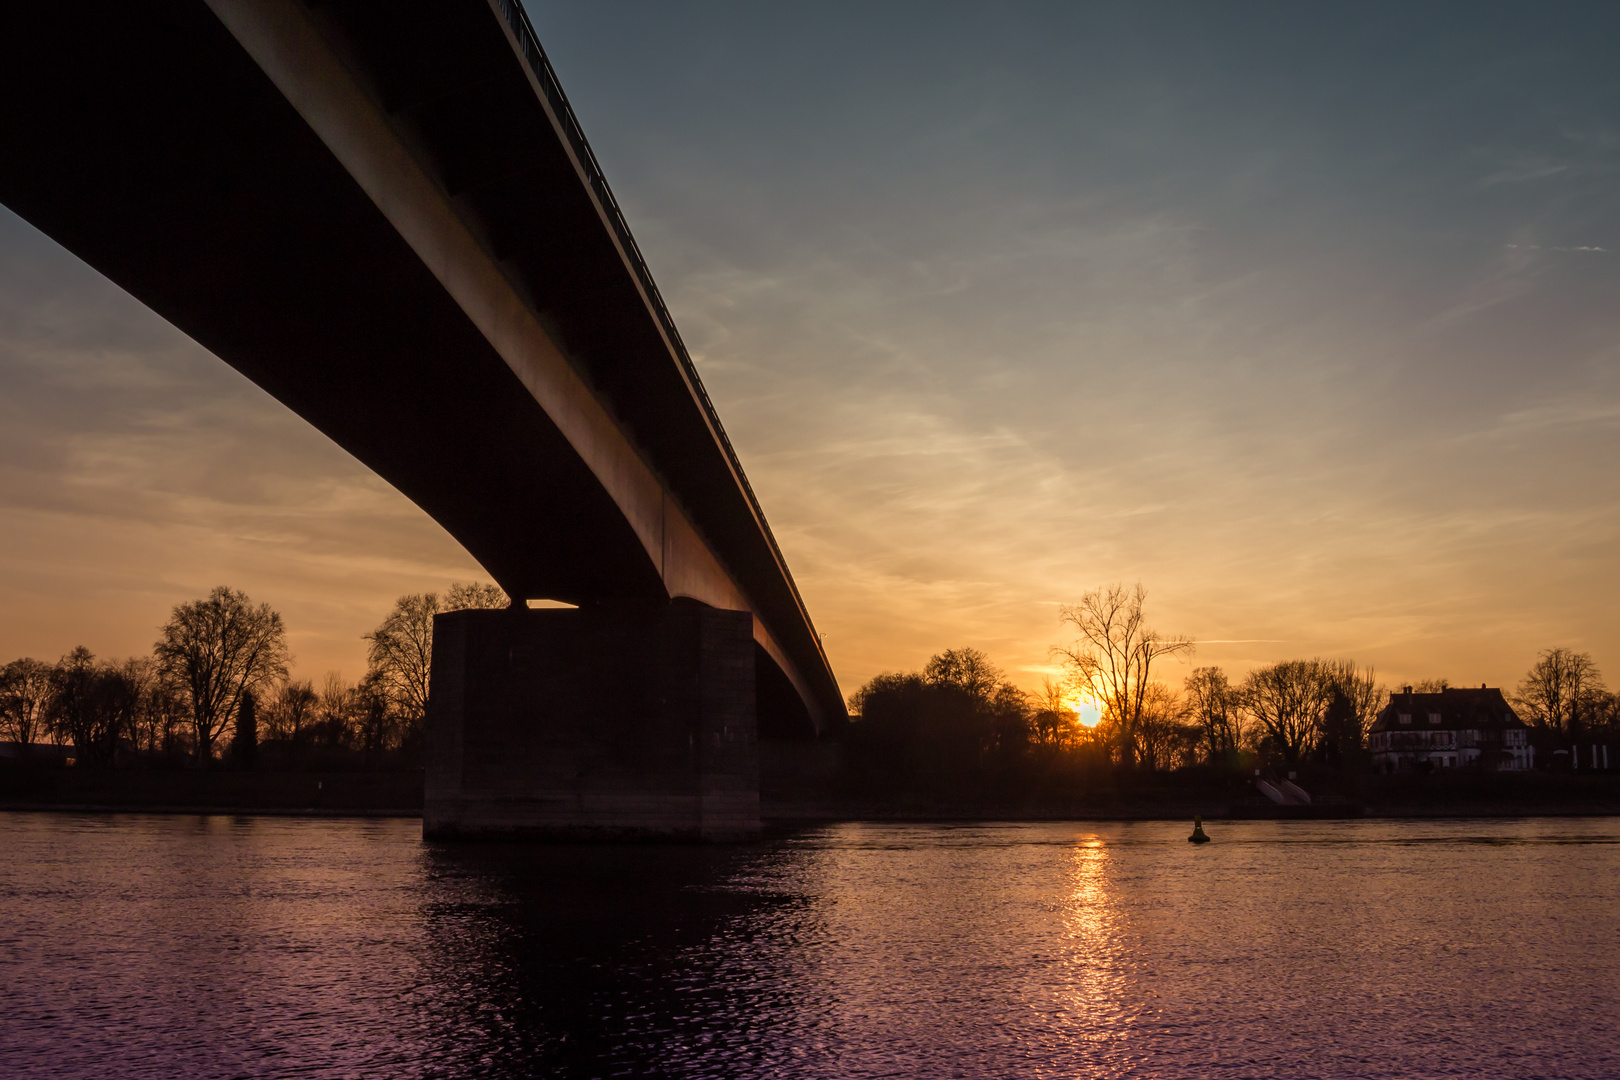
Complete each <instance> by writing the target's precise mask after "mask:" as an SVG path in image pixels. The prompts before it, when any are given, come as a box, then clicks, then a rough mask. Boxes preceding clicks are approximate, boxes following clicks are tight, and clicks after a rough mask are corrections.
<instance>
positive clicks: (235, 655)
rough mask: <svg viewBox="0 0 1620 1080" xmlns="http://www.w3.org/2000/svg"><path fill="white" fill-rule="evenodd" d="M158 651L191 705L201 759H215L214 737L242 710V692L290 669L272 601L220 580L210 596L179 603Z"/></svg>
mask: <svg viewBox="0 0 1620 1080" xmlns="http://www.w3.org/2000/svg"><path fill="white" fill-rule="evenodd" d="M161 634H162V636H161V637H159V638H158V642H157V645H156V647H155V649H154V652H155V653H156V655H157V658H158V661H159V663H160V664H162V666H163V669H164V671H165V672H167V673H169V674H170V675H171V676H172V677H173V678H174V679H175V680H176V681H177V682H178V683H179V684H180V685H181V686H182V687H183V688H184V691H185V694H186V698H187V703H188V704H189V705H190V707H191V722H192V730H193V734H194V736H195V741H196V747H195V748H196V755H197V763H198V764H199V765H204V766H206V765H209V764H210V763H212V761H213V757H214V742H215V740H216V739H217V738H218V737H219V735H220V733H221V731H222V730H223V729H224V727H225V725H226V724H227V723H229V722H230V721H231V719H232V718H234V717H235V716H236V711H237V708H238V706H239V705H240V704H241V701H242V695H243V694H245V693H247V692H249V691H256V690H259V689H261V688H263V687H264V686H267V685H269V684H270V683H272V682H274V681H275V680H277V679H280V678H284V677H285V676H286V674H287V642H286V638H287V634H286V630H285V629H284V628H283V627H282V623H281V616H280V615H279V614H277V613H276V612H275V611H273V610H271V608H270V605H269V604H259V605H258V606H257V607H255V606H254V605H253V604H252V603H251V602H250V601H249V600H248V598H247V596H246V595H245V594H244V593H241V592H238V591H236V590H234V589H229V588H226V587H225V586H223V585H222V586H220V587H218V588H216V589H214V591H213V592H211V593H209V594H208V596H207V597H206V598H205V599H202V600H195V601H192V602H191V603H189V604H177V605H175V608H174V612H173V614H172V615H170V617H169V621H168V622H167V623H165V624H164V625H163V628H162V630H161Z"/></svg>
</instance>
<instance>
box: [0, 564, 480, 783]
mask: <svg viewBox="0 0 1620 1080" xmlns="http://www.w3.org/2000/svg"><path fill="white" fill-rule="evenodd" d="M507 604H508V600H507V597H506V594H505V593H503V592H502V591H501V590H500V589H498V588H497V587H495V586H494V585H491V584H487V583H473V584H459V583H458V584H454V585H452V586H451V587H450V589H449V590H448V591H446V592H445V593H443V594H440V593H432V592H428V593H413V594H410V595H407V596H402V597H400V598H399V599H398V600H397V601H395V604H394V607H393V610H392V611H390V612H389V613H388V615H387V616H386V617H385V618H384V619H383V621H382V622H381V623H380V624H379V625H378V626H377V628H376V629H375V630H373V631H371V632H370V633H368V634H366V635H364V639H365V641H366V642H367V668H366V673H365V675H364V677H362V678H361V679H360V680H359V682H357V683H351V682H349V681H347V680H345V679H344V678H343V677H342V676H341V675H340V674H339V673H337V672H332V673H329V674H328V675H327V676H326V679H325V681H324V682H323V683H322V685H321V686H320V687H319V688H317V687H316V686H315V685H314V683H313V682H311V681H309V680H299V679H294V678H292V677H291V675H290V673H289V666H288V665H289V662H290V659H291V658H290V655H289V653H288V651H287V640H286V639H287V635H286V627H285V625H284V624H283V622H282V618H281V615H280V613H278V612H277V611H275V610H274V609H273V608H271V607H270V605H269V604H263V603H260V604H255V603H253V602H252V601H251V600H250V599H249V598H248V597H247V595H246V594H244V593H242V592H240V591H238V590H235V589H231V588H228V587H226V586H220V587H218V588H216V589H214V590H213V591H212V592H210V593H209V594H208V595H207V596H206V597H203V598H201V599H198V600H194V601H191V602H188V603H183V604H177V605H175V607H174V609H173V610H172V611H171V612H170V615H169V619H168V621H166V622H165V623H164V624H163V625H162V626H161V627H160V628H159V630H158V637H157V640H156V642H155V643H154V644H153V648H152V652H151V653H150V654H148V655H146V656H136V657H130V658H128V659H123V660H113V659H101V658H98V657H96V655H95V654H94V653H92V652H91V651H90V650H89V649H87V648H85V647H84V646H82V645H81V646H79V647H77V648H75V649H73V650H72V651H71V652H69V653H68V654H67V655H65V656H63V657H61V658H60V659H59V660H57V661H56V662H55V663H46V662H44V661H41V660H36V659H33V658H31V657H23V658H21V659H18V660H14V661H12V662H11V663H9V664H7V665H6V666H5V667H4V669H0V733H3V735H4V736H5V737H7V738H9V739H10V740H11V741H13V742H15V743H16V744H17V745H18V747H19V750H20V753H21V754H22V755H24V756H26V755H27V754H28V752H29V749H30V748H31V747H32V746H33V745H35V744H38V743H44V742H47V741H54V742H56V743H58V744H65V745H70V746H72V747H73V750H74V755H75V758H76V760H77V761H78V762H79V763H80V764H83V765H87V766H99V767H109V766H113V765H118V764H125V763H147V764H171V765H177V764H181V763H189V764H192V765H195V766H200V767H205V768H206V767H208V766H211V765H215V764H217V763H220V762H227V761H228V762H230V763H231V764H233V765H236V766H238V767H252V766H254V765H255V764H256V763H257V762H258V759H259V753H260V751H261V749H263V750H265V751H267V752H273V753H274V754H276V755H277V756H278V757H279V758H280V759H281V760H282V761H283V762H286V763H296V762H298V761H300V760H302V759H308V758H310V757H323V758H324V759H326V760H332V759H334V758H338V759H343V760H345V761H348V760H352V759H353V758H355V757H356V756H359V757H362V758H364V759H366V760H368V761H370V762H373V763H375V762H378V761H380V760H381V759H383V758H384V757H385V756H389V755H392V756H393V757H395V758H400V757H403V758H407V759H409V758H411V757H413V756H419V753H420V743H421V736H422V724H423V719H424V717H425V716H426V713H427V697H428V673H429V666H430V663H431V660H432V656H433V616H434V615H435V614H438V613H439V612H441V611H453V610H459V609H462V608H492V607H506V606H507Z"/></svg>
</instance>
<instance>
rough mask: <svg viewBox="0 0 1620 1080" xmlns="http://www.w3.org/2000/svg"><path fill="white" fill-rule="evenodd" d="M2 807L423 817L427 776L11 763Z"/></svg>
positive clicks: (0, 787)
mask: <svg viewBox="0 0 1620 1080" xmlns="http://www.w3.org/2000/svg"><path fill="white" fill-rule="evenodd" d="M0 809H5V810H34V809H39V810H52V809H73V810H86V811H124V810H141V811H146V812H153V813H199V812H206V813H249V814H290V815H341V816H364V817H420V816H421V813H422V773H421V771H420V770H417V771H402V772H233V771H227V770H218V771H207V772H205V771H202V770H200V769H198V770H192V769H184V770H182V769H175V770H159V769H153V770H139V769H130V770H97V769H18V768H12V769H5V770H0Z"/></svg>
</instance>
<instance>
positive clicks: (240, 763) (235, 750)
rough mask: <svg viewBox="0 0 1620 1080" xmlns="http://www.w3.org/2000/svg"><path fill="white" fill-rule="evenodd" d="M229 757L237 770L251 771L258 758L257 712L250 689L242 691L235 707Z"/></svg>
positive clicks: (255, 698) (255, 699) (255, 700)
mask: <svg viewBox="0 0 1620 1080" xmlns="http://www.w3.org/2000/svg"><path fill="white" fill-rule="evenodd" d="M231 756H232V758H234V759H235V763H236V766H237V768H239V769H251V768H253V765H254V762H255V761H256V760H257V759H258V756H259V710H258V704H257V697H256V695H255V694H254V693H253V691H252V689H251V688H250V689H247V690H244V691H242V700H241V701H239V702H237V705H236V734H235V737H234V738H233V739H232V740H231Z"/></svg>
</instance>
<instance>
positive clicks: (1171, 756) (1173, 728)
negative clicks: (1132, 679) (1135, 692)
mask: <svg viewBox="0 0 1620 1080" xmlns="http://www.w3.org/2000/svg"><path fill="white" fill-rule="evenodd" d="M1197 738H1198V734H1197V728H1195V727H1194V726H1193V725H1191V724H1188V723H1187V722H1186V704H1185V703H1184V702H1183V701H1182V699H1181V698H1180V697H1179V696H1177V694H1176V692H1175V691H1173V690H1171V689H1170V688H1169V687H1168V686H1166V685H1164V684H1163V683H1161V682H1151V683H1148V686H1147V691H1146V693H1144V694H1143V695H1142V713H1141V716H1140V717H1139V718H1138V719H1137V724H1136V746H1137V753H1138V754H1139V755H1140V756H1139V758H1138V761H1139V763H1140V764H1141V765H1142V766H1143V767H1144V768H1147V769H1152V770H1157V769H1172V768H1175V767H1176V766H1177V765H1180V764H1182V759H1183V757H1184V756H1185V755H1184V751H1186V750H1189V749H1191V748H1192V747H1194V746H1195V745H1196V741H1197Z"/></svg>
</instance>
